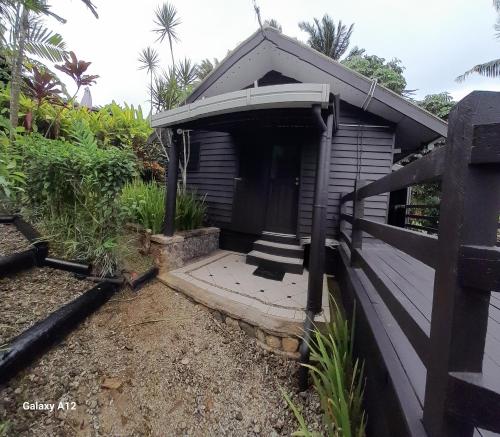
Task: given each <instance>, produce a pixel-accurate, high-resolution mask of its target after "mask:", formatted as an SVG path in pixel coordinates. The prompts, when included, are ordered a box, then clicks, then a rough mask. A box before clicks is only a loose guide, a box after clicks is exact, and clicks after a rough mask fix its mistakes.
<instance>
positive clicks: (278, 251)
mask: <svg viewBox="0 0 500 437" xmlns="http://www.w3.org/2000/svg"><path fill="white" fill-rule="evenodd" d="M253 248H254V250H257V251H259V252H264V253H269V254H270V255H278V256H288V257H292V258H300V259H303V258H304V249H303V248H302V247H301V246H299V245H298V244H285V243H276V242H274V241H266V240H257V241H255V242H254V243H253Z"/></svg>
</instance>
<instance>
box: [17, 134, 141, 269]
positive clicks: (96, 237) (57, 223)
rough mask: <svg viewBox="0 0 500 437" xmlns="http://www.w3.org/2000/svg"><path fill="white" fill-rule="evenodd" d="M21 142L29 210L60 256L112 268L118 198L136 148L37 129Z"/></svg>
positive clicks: (132, 167) (132, 168)
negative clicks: (49, 136) (73, 140)
mask: <svg viewBox="0 0 500 437" xmlns="http://www.w3.org/2000/svg"><path fill="white" fill-rule="evenodd" d="M77 142H79V141H77ZM22 143H23V150H24V172H25V173H26V176H27V184H26V190H25V205H26V207H27V209H26V212H27V213H29V214H30V215H31V216H32V218H33V219H35V220H36V221H37V222H38V224H39V225H40V227H41V230H42V231H43V233H44V235H45V236H46V238H48V239H49V241H50V242H51V248H52V249H55V250H56V252H58V253H59V254H60V255H61V256H64V257H67V258H74V259H78V260H82V261H93V262H94V264H95V265H96V267H97V269H98V271H99V273H102V274H107V273H111V272H112V271H113V269H114V265H115V259H116V246H117V236H118V234H119V232H120V228H121V223H120V209H119V204H118V201H117V199H118V197H119V194H120V193H121V190H122V188H123V186H124V185H125V184H126V183H127V182H128V181H130V180H131V179H132V178H133V177H134V175H135V174H136V162H135V157H134V155H133V153H132V152H131V151H130V150H122V149H118V148H116V147H109V148H106V149H101V148H98V147H96V146H95V145H92V144H90V145H75V144H71V143H68V142H65V141H60V140H48V139H45V138H43V137H41V136H38V135H29V136H25V137H23V138H22ZM80 143H81V144H84V142H83V140H82V141H80Z"/></svg>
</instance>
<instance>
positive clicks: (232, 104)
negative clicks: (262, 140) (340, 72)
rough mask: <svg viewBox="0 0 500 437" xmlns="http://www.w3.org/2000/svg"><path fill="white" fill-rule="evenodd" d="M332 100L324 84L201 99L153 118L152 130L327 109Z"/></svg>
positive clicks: (255, 89)
mask: <svg viewBox="0 0 500 437" xmlns="http://www.w3.org/2000/svg"><path fill="white" fill-rule="evenodd" d="M329 99H330V85H329V84H322V83H294V84H286V85H273V86H265V87H254V88H248V89H245V90H241V91H232V92H228V93H224V94H218V95H215V96H212V97H206V98H202V99H200V100H197V101H195V102H193V103H188V104H186V105H184V106H180V107H178V108H175V109H171V110H170V111H164V112H160V113H158V114H155V115H153V116H152V119H151V126H152V127H155V128H158V127H172V126H180V125H186V124H188V123H193V122H195V121H201V120H203V119H213V118H214V117H216V116H220V115H223V114H232V113H241V112H247V111H259V110H271V109H283V108H290V109H292V108H293V109H299V108H311V107H312V106H313V105H321V107H322V108H323V109H326V108H327V107H328V104H329Z"/></svg>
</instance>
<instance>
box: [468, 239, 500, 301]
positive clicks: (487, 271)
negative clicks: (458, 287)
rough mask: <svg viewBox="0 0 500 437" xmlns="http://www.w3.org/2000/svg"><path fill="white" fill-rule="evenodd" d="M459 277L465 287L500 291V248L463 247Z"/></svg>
mask: <svg viewBox="0 0 500 437" xmlns="http://www.w3.org/2000/svg"><path fill="white" fill-rule="evenodd" d="M458 277H459V280H460V282H461V283H462V285H464V286H465V287H473V288H479V289H481V290H485V291H500V247H485V246H462V247H461V249H460V261H459V268H458Z"/></svg>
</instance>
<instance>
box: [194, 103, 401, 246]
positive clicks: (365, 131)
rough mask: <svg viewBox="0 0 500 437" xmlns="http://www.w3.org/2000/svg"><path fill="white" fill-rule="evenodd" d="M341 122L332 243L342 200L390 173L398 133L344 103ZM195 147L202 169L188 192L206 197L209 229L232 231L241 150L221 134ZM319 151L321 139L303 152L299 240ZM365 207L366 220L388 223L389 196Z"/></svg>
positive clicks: (308, 215) (331, 193) (201, 137)
mask: <svg viewBox="0 0 500 437" xmlns="http://www.w3.org/2000/svg"><path fill="white" fill-rule="evenodd" d="M339 122H340V126H339V130H338V131H337V132H336V134H335V136H334V138H333V139H332V153H331V157H332V159H331V163H330V182H329V187H328V212H327V219H328V229H327V235H328V237H331V238H335V237H336V236H337V226H338V213H339V198H340V196H341V195H342V194H344V193H347V192H349V191H352V190H353V188H354V181H355V180H356V178H358V177H359V178H361V179H366V180H368V181H374V180H376V179H378V178H380V177H382V176H383V175H385V174H387V173H389V172H390V170H391V165H392V153H393V151H392V149H393V132H394V129H393V128H392V127H391V126H389V127H376V126H388V123H387V122H385V121H384V120H382V119H380V118H377V117H374V116H372V115H371V114H369V113H366V112H364V111H362V110H360V109H358V108H355V107H353V106H350V105H348V104H345V103H341V111H340V119H339ZM348 125H356V126H348ZM191 141H192V142H194V141H199V142H200V143H201V146H200V166H199V169H198V170H197V171H193V172H189V173H188V186H189V188H190V189H195V190H196V191H197V193H198V194H199V195H200V196H204V195H206V202H207V206H208V219H209V223H210V224H213V225H216V226H220V227H222V228H231V215H232V203H233V190H234V178H235V177H236V176H237V173H238V150H237V144H235V140H234V139H233V137H232V136H231V135H230V134H228V133H222V132H202V131H197V132H194V133H193V134H192V137H191ZM317 147H318V139H317V138H314V139H311V142H310V143H307V144H304V145H303V147H302V156H301V178H300V179H301V183H300V191H299V205H298V214H299V217H298V226H297V227H298V229H297V230H298V234H299V236H301V237H305V236H309V235H310V230H311V222H312V204H313V195H314V175H315V168H316V152H317ZM365 205H366V209H365V211H366V212H365V214H366V216H367V217H368V218H370V219H374V220H376V221H381V222H385V221H386V216H387V206H388V196H387V195H380V196H376V197H373V198H370V199H369V200H367V201H366V203H365ZM346 211H347V212H349V208H348V209H347V210H346Z"/></svg>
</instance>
